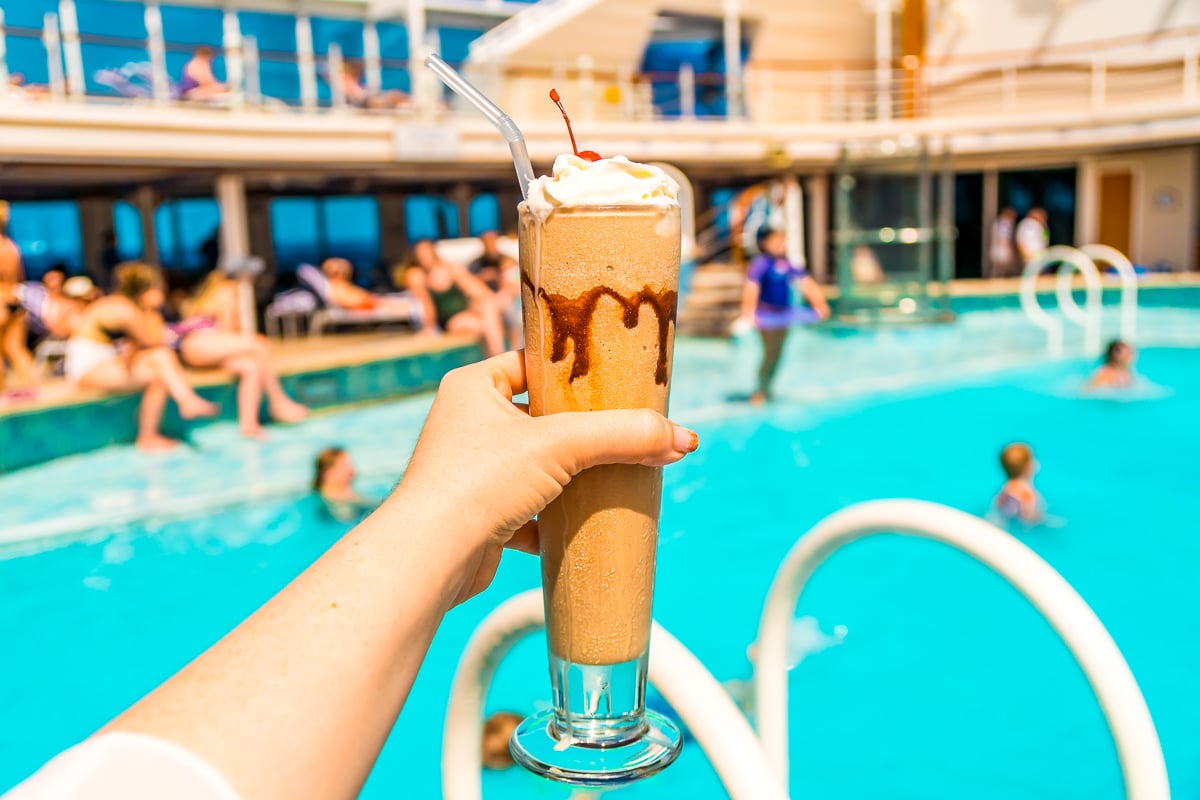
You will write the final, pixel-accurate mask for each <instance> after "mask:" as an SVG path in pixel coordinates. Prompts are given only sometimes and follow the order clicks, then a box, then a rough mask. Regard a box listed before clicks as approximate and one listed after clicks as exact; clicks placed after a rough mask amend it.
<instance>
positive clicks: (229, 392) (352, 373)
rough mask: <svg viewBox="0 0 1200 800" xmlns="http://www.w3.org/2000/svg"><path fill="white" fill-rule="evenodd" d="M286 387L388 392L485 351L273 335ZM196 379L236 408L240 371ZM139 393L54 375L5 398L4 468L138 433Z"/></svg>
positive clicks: (307, 391) (394, 336)
mask: <svg viewBox="0 0 1200 800" xmlns="http://www.w3.org/2000/svg"><path fill="white" fill-rule="evenodd" d="M272 351H273V354H274V363H275V366H276V369H277V370H278V371H279V374H280V378H281V380H282V382H283V384H284V386H285V388H286V389H287V390H288V391H289V393H291V394H292V396H293V397H295V398H296V399H298V400H299V401H300V402H302V403H304V404H306V405H308V406H309V407H311V408H317V409H319V408H326V407H332V406H343V405H349V404H353V403H358V402H363V401H373V400H374V401H378V400H387V399H392V398H396V397H403V396H405V395H409V394H414V393H416V392H422V391H428V390H430V389H433V388H435V387H436V386H437V384H438V381H440V380H441V377H442V376H443V375H444V374H445V373H446V372H448V371H450V370H451V369H454V368H455V367H458V366H461V365H463V364H466V363H469V362H471V361H476V360H478V359H479V358H480V357H481V355H482V354H481V352H480V349H479V347H478V345H477V344H476V343H475V342H474V341H473V340H472V339H469V338H464V337H453V336H443V337H436V338H435V337H428V336H420V335H414V334H403V333H400V334H398V333H369V334H345V335H337V336H323V337H308V338H303V339H287V340H282V341H274V342H272ZM187 374H188V377H189V380H190V382H191V383H192V385H193V386H195V387H196V388H197V390H198V391H199V392H200V394H201V395H203V396H204V397H205V398H207V399H209V400H212V401H214V402H218V403H220V405H221V409H222V410H221V414H220V415H218V416H217V417H216V419H231V418H232V417H233V414H234V405H235V403H234V391H235V382H234V376H233V375H232V374H230V373H228V372H224V371H222V370H189V371H188V373H187ZM137 402H138V395H136V394H125V395H110V394H104V393H102V392H96V391H91V390H81V389H79V388H77V387H75V386H73V385H72V384H70V383H69V382H67V381H66V380H63V379H61V378H55V379H48V380H45V381H43V383H42V384H41V385H40V386H38V387H37V389H36V390H35V394H34V396H33V397H32V398H28V399H24V398H16V399H14V398H5V399H0V473H3V472H7V471H9V470H14V469H19V468H21V467H25V466H29V465H31V464H37V463H41V462H43V461H48V460H50V459H52V458H57V457H59V456H64V455H71V454H74V453H80V452H85V451H87V450H92V449H95V448H97V447H103V446H105V445H110V444H122V443H129V442H132V441H133V438H134V434H135V433H136V424H135V423H136V409H137ZM202 424H204V422H203V421H199V422H187V423H185V422H183V421H182V420H180V419H179V418H178V416H176V414H175V410H174V405H173V404H172V405H171V407H170V408H169V410H168V414H167V419H166V421H165V423H164V429H165V431H166V432H167V433H168V434H170V435H175V436H186V435H187V431H188V430H189V429H190V427H191V426H193V425H202Z"/></svg>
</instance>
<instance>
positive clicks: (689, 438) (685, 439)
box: [671, 422, 700, 453]
mask: <svg viewBox="0 0 1200 800" xmlns="http://www.w3.org/2000/svg"><path fill="white" fill-rule="evenodd" d="M671 427H673V428H674V429H675V449H676V450H678V451H679V452H680V453H694V452H696V448H698V447H699V446H700V437H699V436H697V435H696V432H695V431H693V430H688V429H687V428H685V427H683V426H682V425H676V424H675V423H674V422H672V423H671Z"/></svg>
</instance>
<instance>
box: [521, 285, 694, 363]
mask: <svg viewBox="0 0 1200 800" xmlns="http://www.w3.org/2000/svg"><path fill="white" fill-rule="evenodd" d="M521 283H522V284H524V285H525V286H528V287H529V291H531V292H535V293H536V294H537V296H538V297H540V298H541V299H542V300H544V301H545V303H546V310H547V311H549V312H550V336H551V347H550V361H551V363H554V364H557V363H558V362H560V361H562V360H563V359H565V358H566V357H567V342H568V341H570V342H571V343H572V344H573V347H572V351H573V353H574V356H575V358H574V360H573V361H572V363H571V375H570V377H569V378H568V380H570V381H572V382H574V380H575V379H576V378H582V377H583V376H585V375H587V374H588V371H589V370H590V369H591V366H592V352H591V338H592V317H593V316H595V314H596V306H597V305H598V304H599V303H600V298H602V297H611V298H612V299H613V300H616V301H617V303H618V304H619V305H620V306H621V311H622V317H621V321H622V322H624V323H625V327H626V328H629V329H630V330H632V329H634V328H636V327H637V324H638V312H639V311H640V310H641V307H642V306H650V308H651V309H652V310H653V311H654V316H655V317H656V318H657V319H658V365H657V367H656V368H655V371H654V382H655V383H657V384H659V385H660V386H666V385H667V337H668V336H669V335H670V326H671V325H672V324H674V322H675V306H676V303H677V302H678V300H679V293H678V292H676V291H675V290H674V289H666V290H663V291H658V292H656V291H654V290H653V289H651V288H650V287H649V286H643V287H642V290H641V291H640V292H638V293H637V294H635V295H633V297H625V296H624V295H622V294H620V293H619V292H617V291H616V290H615V289H613V288H611V287H608V286H597V287H595V288H594V289H589V290H587V291H586V292H584V293H583V294H581V295H579V296H578V297H564V296H562V295H561V294H550V293H549V292H547V291H546V290H545V289H537V288H536V287H534V285H533V282H532V281H531V280H529V276H527V275H525V274H524V272H522V273H521Z"/></svg>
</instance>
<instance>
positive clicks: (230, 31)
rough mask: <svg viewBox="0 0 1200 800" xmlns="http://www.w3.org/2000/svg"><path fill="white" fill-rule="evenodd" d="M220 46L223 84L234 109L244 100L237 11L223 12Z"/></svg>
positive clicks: (240, 41) (243, 73) (243, 71)
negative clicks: (222, 60) (221, 48)
mask: <svg viewBox="0 0 1200 800" xmlns="http://www.w3.org/2000/svg"><path fill="white" fill-rule="evenodd" d="M222 22H223V25H222V37H221V45H222V47H223V48H224V50H225V83H226V85H227V86H229V91H230V92H232V93H233V97H232V98H231V99H232V101H233V105H234V106H235V107H238V106H241V105H242V104H243V103H244V102H245V99H246V93H245V91H244V76H245V66H244V63H243V61H242V27H241V25H240V24H239V22H238V15H237V11H235V10H233V9H232V8H229V9H226V10H225V18H224V20H223V21H222Z"/></svg>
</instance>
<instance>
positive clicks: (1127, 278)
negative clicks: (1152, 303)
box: [1079, 244, 1138, 342]
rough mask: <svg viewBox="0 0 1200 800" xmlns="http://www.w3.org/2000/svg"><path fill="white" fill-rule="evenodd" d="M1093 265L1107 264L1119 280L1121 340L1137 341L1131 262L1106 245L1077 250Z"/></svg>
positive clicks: (1134, 289)
mask: <svg viewBox="0 0 1200 800" xmlns="http://www.w3.org/2000/svg"><path fill="white" fill-rule="evenodd" d="M1079 249H1080V250H1082V251H1083V254H1084V255H1086V256H1087V257H1088V258H1090V259H1091V260H1092V261H1093V262H1094V263H1103V264H1109V265H1111V266H1112V268H1113V269H1115V270H1116V271H1117V276H1118V277H1120V279H1121V338H1122V339H1124V340H1125V341H1127V342H1132V341H1134V340H1136V339H1137V293H1138V280H1137V272H1136V271H1135V270H1134V269H1133V262H1132V261H1130V260H1129V258H1128V257H1127V256H1126V255H1125V254H1124V253H1122V252H1121V251H1120V250H1118V249H1117V248H1115V247H1110V246H1109V245H1106V244H1085V245H1084V246H1083V247H1081V248H1079Z"/></svg>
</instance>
